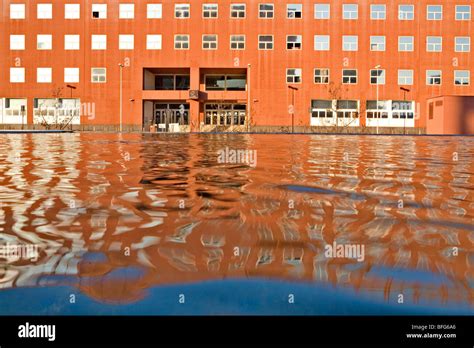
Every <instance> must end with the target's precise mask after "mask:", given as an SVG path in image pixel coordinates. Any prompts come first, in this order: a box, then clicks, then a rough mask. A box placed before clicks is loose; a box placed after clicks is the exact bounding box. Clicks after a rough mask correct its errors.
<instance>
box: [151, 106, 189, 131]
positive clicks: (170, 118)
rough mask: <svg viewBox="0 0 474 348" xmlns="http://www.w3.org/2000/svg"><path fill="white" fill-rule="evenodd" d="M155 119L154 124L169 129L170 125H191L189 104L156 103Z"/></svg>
mask: <svg viewBox="0 0 474 348" xmlns="http://www.w3.org/2000/svg"><path fill="white" fill-rule="evenodd" d="M153 117H154V120H153V123H154V124H158V125H161V128H163V125H165V128H166V129H168V127H169V125H170V124H177V125H180V126H184V125H189V104H187V103H155V105H154V110H153Z"/></svg>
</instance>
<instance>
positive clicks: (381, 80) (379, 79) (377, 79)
mask: <svg viewBox="0 0 474 348" xmlns="http://www.w3.org/2000/svg"><path fill="white" fill-rule="evenodd" d="M370 84H371V85H384V84H385V70H383V69H373V70H370Z"/></svg>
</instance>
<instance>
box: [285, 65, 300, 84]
mask: <svg viewBox="0 0 474 348" xmlns="http://www.w3.org/2000/svg"><path fill="white" fill-rule="evenodd" d="M292 70H294V72H295V74H292V75H290V74H289V73H290V71H292ZM298 72H299V74H298ZM290 78H291V79H292V81H289V79H290ZM302 82H303V69H301V68H287V69H286V83H287V84H300V83H302Z"/></svg>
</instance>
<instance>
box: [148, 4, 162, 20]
mask: <svg viewBox="0 0 474 348" xmlns="http://www.w3.org/2000/svg"><path fill="white" fill-rule="evenodd" d="M162 15H163V6H162V5H161V4H147V5H146V17H147V18H148V19H157V18H161V17H162Z"/></svg>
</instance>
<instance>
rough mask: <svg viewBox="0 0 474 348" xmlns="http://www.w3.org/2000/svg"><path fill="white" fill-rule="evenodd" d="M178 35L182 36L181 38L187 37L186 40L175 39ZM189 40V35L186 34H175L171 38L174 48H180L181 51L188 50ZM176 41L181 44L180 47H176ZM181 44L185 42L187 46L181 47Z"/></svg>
mask: <svg viewBox="0 0 474 348" xmlns="http://www.w3.org/2000/svg"><path fill="white" fill-rule="evenodd" d="M179 37H180V38H181V37H182V38H187V40H185V41H184V40H179V41H177V39H178V38H179ZM190 41H191V39H190V36H189V35H188V34H176V35H175V36H174V40H173V45H174V46H173V47H174V49H175V50H180V51H181V50H189V48H190V46H191V42H190ZM178 43H179V45H180V46H181V47H179V48H177V47H176V45H177V44H178ZM183 44H187V45H188V47H185V48H183Z"/></svg>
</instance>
